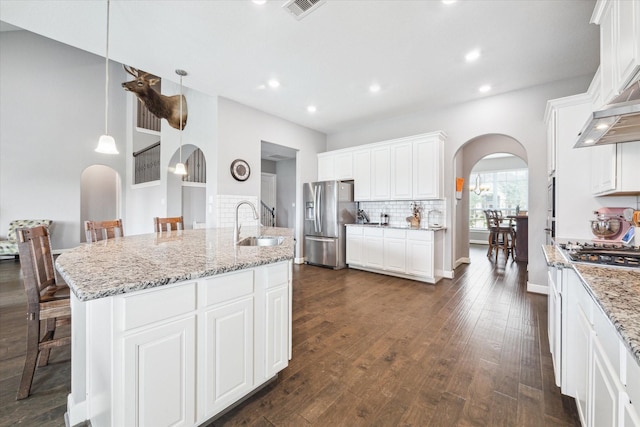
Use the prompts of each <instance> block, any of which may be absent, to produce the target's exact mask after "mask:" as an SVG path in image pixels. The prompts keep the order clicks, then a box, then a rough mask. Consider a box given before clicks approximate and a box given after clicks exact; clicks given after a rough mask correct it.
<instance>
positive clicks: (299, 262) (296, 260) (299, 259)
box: [293, 257, 304, 264]
mask: <svg viewBox="0 0 640 427" xmlns="http://www.w3.org/2000/svg"><path fill="white" fill-rule="evenodd" d="M293 262H294V264H304V257H302V258H294V259H293Z"/></svg>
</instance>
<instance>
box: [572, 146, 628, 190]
mask: <svg viewBox="0 0 640 427" xmlns="http://www.w3.org/2000/svg"><path fill="white" fill-rule="evenodd" d="M580 150H584V149H583V148H580ZM587 150H589V151H590V154H591V171H592V175H591V191H592V193H593V194H594V195H597V196H613V195H615V196H623V195H637V194H640V168H639V167H638V165H640V141H638V142H627V143H624V144H609V145H602V146H599V147H591V148H587Z"/></svg>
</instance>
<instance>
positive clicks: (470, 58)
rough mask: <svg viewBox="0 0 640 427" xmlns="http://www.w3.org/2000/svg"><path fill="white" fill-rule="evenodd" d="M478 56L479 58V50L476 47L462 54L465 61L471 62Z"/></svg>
mask: <svg viewBox="0 0 640 427" xmlns="http://www.w3.org/2000/svg"><path fill="white" fill-rule="evenodd" d="M478 58H480V50H478V49H475V50H472V51H471V52H469V53H467V54H466V55H465V56H464V59H465V60H466V61H467V62H473V61H475V60H476V59H478Z"/></svg>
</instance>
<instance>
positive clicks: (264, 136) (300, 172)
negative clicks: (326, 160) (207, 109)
mask: <svg viewBox="0 0 640 427" xmlns="http://www.w3.org/2000/svg"><path fill="white" fill-rule="evenodd" d="M218 123H219V132H218V137H219V140H218V144H219V150H218V156H217V162H218V167H217V169H218V194H227V195H247V196H249V195H250V196H255V197H256V198H258V199H259V197H260V170H259V167H260V164H261V159H260V152H261V142H262V141H269V142H271V143H274V144H278V145H282V146H285V147H289V148H293V149H295V150H298V152H297V158H296V184H295V189H296V206H301V205H302V184H303V183H305V182H310V181H315V180H316V178H317V175H318V165H317V154H318V153H319V152H322V151H325V149H326V135H325V134H323V133H321V132H318V131H315V130H312V129H309V128H305V127H303V126H300V125H297V124H295V123H292V122H289V121H287V120H284V119H281V118H278V117H275V116H272V115H270V114H267V113H264V112H262V111H259V110H256V109H254V108H251V107H248V106H246V105H242V104H239V103H237V102H235V101H232V100H229V99H226V98H222V97H220V98H219V102H218ZM207 158H208V157H207ZM238 158H240V159H243V160H245V161H247V162H248V163H249V166H250V167H251V175H250V177H249V179H248V180H247V181H244V182H239V181H236V180H235V179H233V177H232V176H231V173H230V171H229V167H230V165H231V162H232V161H233V160H235V159H238ZM207 173H208V169H207ZM300 224H302V211H301V210H300V209H296V237H297V242H296V254H302V252H301V242H302V227H301V226H300ZM296 256H303V255H296Z"/></svg>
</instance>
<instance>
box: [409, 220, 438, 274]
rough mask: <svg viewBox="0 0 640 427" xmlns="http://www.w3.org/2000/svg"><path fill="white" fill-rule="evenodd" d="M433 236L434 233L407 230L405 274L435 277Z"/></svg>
mask: <svg viewBox="0 0 640 427" xmlns="http://www.w3.org/2000/svg"><path fill="white" fill-rule="evenodd" d="M433 237H434V233H425V232H422V231H418V230H408V231H407V274H411V275H413V276H419V277H435V272H434V268H433V267H434V265H433V264H434V254H433V250H434V243H433Z"/></svg>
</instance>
